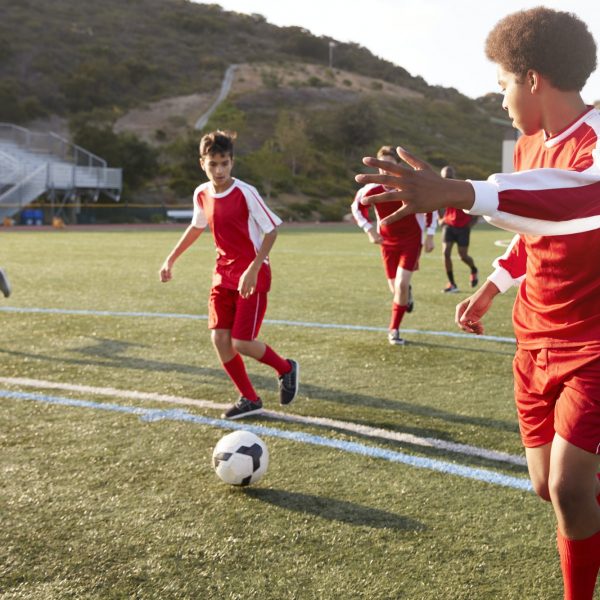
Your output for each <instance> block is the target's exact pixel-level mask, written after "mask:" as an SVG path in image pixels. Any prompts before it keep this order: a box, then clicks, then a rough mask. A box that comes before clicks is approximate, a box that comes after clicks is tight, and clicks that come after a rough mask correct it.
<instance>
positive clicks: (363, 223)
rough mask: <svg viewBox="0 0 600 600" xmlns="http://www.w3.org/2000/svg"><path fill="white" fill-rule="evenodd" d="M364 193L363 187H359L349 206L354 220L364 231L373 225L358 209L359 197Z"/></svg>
mask: <svg viewBox="0 0 600 600" xmlns="http://www.w3.org/2000/svg"><path fill="white" fill-rule="evenodd" d="M364 193H365V188H361V189H360V190H358V192H356V196H354V201H353V202H352V205H351V206H350V210H351V211H352V216H353V217H354V220H355V221H356V224H357V225H358V226H359V227H360V228H361V229H362V230H364V231H368V230H369V229H371V228H372V227H373V224H372V223H371V222H370V221H369V219H367V218H365V217H364V215H363V214H362V212H361V211H360V208H359V206H360V201H361V198H362V197H363V196H364Z"/></svg>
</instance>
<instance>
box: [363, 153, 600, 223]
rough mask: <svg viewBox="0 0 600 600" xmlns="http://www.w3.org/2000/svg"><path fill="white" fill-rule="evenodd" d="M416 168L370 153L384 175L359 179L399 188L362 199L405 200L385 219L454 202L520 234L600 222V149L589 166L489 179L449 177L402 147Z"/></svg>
mask: <svg viewBox="0 0 600 600" xmlns="http://www.w3.org/2000/svg"><path fill="white" fill-rule="evenodd" d="M398 155H399V156H400V158H402V159H403V160H404V161H405V162H406V163H408V164H409V165H410V166H411V167H412V169H406V168H404V167H402V166H400V165H396V164H394V163H392V162H390V161H380V160H377V159H376V158H372V157H368V158H365V159H364V160H363V162H364V163H365V164H366V165H368V166H370V167H377V168H380V169H383V170H385V171H386V174H385V175H377V174H368V175H367V174H363V175H357V176H356V180H357V181H358V182H360V183H369V182H371V183H381V184H383V185H385V186H387V187H390V188H394V191H390V192H385V193H383V194H377V195H375V196H370V197H368V198H364V199H363V200H362V202H363V203H368V204H375V203H377V202H389V201H393V200H401V201H403V203H404V205H403V206H402V208H400V209H399V210H398V211H396V212H395V213H393V214H391V215H390V216H388V217H387V218H386V219H384V221H382V224H384V223H392V222H394V221H396V220H398V219H401V218H403V217H405V216H406V215H410V214H413V213H416V212H429V211H432V210H435V209H438V208H441V207H447V206H453V207H455V208H460V209H463V210H466V211H468V212H469V213H470V214H473V215H483V216H484V217H485V218H486V220H487V221H489V222H490V223H492V224H493V225H496V226H497V227H501V228H502V229H506V230H508V231H513V232H515V233H525V234H532V235H564V234H570V233H580V232H583V231H590V230H592V229H597V228H599V227H600V200H599V199H600V152H597V151H595V152H594V153H593V159H594V162H593V163H591V164H590V166H589V167H587V168H585V169H584V170H579V171H578V170H566V169H532V170H529V171H522V172H517V173H509V174H506V173H501V174H497V175H492V176H491V177H490V178H489V179H488V180H487V181H473V182H470V181H459V180H455V179H444V178H442V177H440V176H439V175H437V173H435V172H434V171H432V170H431V169H430V168H429V166H428V165H427V163H425V162H424V161H422V160H420V159H418V158H416V157H414V156H412V155H411V154H409V153H408V152H406V150H403V149H402V148H398Z"/></svg>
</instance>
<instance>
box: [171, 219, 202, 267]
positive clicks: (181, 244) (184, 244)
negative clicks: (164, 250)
mask: <svg viewBox="0 0 600 600" xmlns="http://www.w3.org/2000/svg"><path fill="white" fill-rule="evenodd" d="M201 233H202V229H200V228H198V227H194V226H193V225H190V226H189V227H188V228H187V229H186V230H185V232H184V233H183V235H182V236H181V238H179V241H178V242H177V243H176V244H175V246H174V247H173V250H171V252H170V253H169V256H167V260H168V261H169V262H171V263H173V262H175V261H176V260H177V259H178V258H179V257H180V256H181V255H182V254H183V253H184V252H185V251H186V250H187V249H188V248H189V247H190V246H191V245H192V244H193V243H194V242H195V241H196V240H197V239H198V238H199V237H200V234H201Z"/></svg>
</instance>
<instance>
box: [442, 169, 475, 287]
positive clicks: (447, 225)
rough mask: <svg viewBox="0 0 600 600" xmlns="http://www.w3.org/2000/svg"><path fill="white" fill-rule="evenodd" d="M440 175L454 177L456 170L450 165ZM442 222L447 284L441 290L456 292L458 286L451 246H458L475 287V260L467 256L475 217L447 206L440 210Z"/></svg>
mask: <svg viewBox="0 0 600 600" xmlns="http://www.w3.org/2000/svg"><path fill="white" fill-rule="evenodd" d="M440 175H441V176H442V177H447V178H449V179H456V171H455V170H454V167H451V166H450V165H448V166H446V167H444V168H443V169H442V170H441V172H440ZM440 217H441V218H440V221H441V224H442V253H443V255H444V267H445V269H446V275H447V277H448V284H447V285H446V287H445V288H444V289H443V290H442V291H443V292H445V293H455V292H458V291H459V290H458V286H457V285H456V281H455V280H454V269H453V267H452V247H453V246H454V244H456V246H457V247H458V256H459V257H460V260H462V261H463V262H464V263H465V264H466V265H467V267H469V269H470V270H471V273H470V275H469V283H470V285H471V287H477V284H478V283H479V277H478V272H477V267H476V266H475V262H474V261H473V259H472V258H471V256H469V242H470V239H471V227H472V226H473V223H474V221H476V220H477V217H472V216H471V215H468V214H466V213H465V212H464V211H463V210H457V209H456V208H453V207H451V206H449V207H448V208H446V209H445V210H444V211H443V213H442V211H440Z"/></svg>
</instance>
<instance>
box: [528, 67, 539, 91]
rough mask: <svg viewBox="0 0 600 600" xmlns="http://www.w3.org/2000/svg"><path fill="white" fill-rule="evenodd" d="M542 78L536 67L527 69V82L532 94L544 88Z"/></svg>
mask: <svg viewBox="0 0 600 600" xmlns="http://www.w3.org/2000/svg"><path fill="white" fill-rule="evenodd" d="M542 79H543V78H542V76H541V75H540V73H539V71H535V70H534V69H529V71H527V75H526V76H525V82H526V83H527V85H528V86H529V89H530V90H531V93H532V94H536V93H538V92H539V91H540V89H541V88H542Z"/></svg>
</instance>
